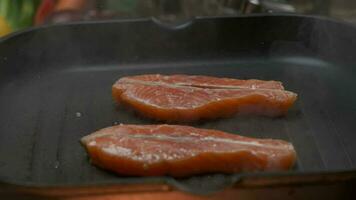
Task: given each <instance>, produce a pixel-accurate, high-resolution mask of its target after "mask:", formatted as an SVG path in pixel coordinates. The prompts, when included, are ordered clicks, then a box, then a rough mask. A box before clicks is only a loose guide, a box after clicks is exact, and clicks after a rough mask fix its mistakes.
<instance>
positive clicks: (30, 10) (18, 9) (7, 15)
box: [0, 0, 40, 35]
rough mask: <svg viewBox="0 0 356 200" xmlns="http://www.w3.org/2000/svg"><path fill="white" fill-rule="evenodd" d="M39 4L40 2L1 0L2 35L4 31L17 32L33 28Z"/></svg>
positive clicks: (0, 26) (0, 27) (35, 0)
mask: <svg viewBox="0 0 356 200" xmlns="http://www.w3.org/2000/svg"><path fill="white" fill-rule="evenodd" d="M39 3H40V0H0V35H1V32H2V31H1V30H2V29H3V30H5V31H6V29H8V28H10V31H17V30H19V29H22V28H25V27H28V26H31V25H32V24H33V17H34V15H35V13H36V9H37V6H38V5H39ZM5 26H6V27H5Z"/></svg>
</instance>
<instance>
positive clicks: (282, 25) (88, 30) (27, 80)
mask: <svg viewBox="0 0 356 200" xmlns="http://www.w3.org/2000/svg"><path fill="white" fill-rule="evenodd" d="M355 35H356V29H355V27H353V26H351V25H347V24H343V23H339V22H335V21H330V20H327V19H320V18H313V17H303V16H290V15H287V16H250V17H236V18H210V19H207V18H204V19H203V18H200V19H195V20H194V21H193V23H192V24H191V25H189V26H187V27H185V28H183V29H170V28H165V27H162V26H159V25H157V24H155V23H153V22H152V21H151V20H149V19H147V20H146V19H143V20H137V21H125V22H122V21H121V22H120V21H110V22H101V23H82V24H70V25H58V26H50V27H44V28H38V29H33V30H29V31H26V32H23V33H19V34H14V35H12V36H10V37H8V38H6V39H3V40H2V41H1V42H0V177H1V182H2V184H4V185H15V186H17V187H23V186H24V187H29V186H34V187H39V188H41V187H47V186H70V187H74V188H75V187H79V186H85V185H112V184H114V185H115V184H117V185H120V184H124V185H125V184H155V183H164V184H168V185H170V186H172V187H175V188H179V189H181V190H184V191H189V192H195V193H203V194H204V193H209V192H213V191H219V190H222V189H224V188H226V187H228V186H231V185H233V184H238V181H239V180H241V179H242V180H243V179H244V178H248V177H250V176H254V177H265V178H272V179H274V178H276V179H277V178H278V177H283V176H294V177H303V176H304V177H308V176H306V175H307V174H310V175H313V174H314V175H315V174H323V175H322V176H323V177H327V176H328V175H335V174H336V175H338V174H339V175H340V176H342V174H345V173H346V174H355V172H356V134H355V133H356V123H355V122H356V89H355V86H356V78H355V77H356V72H355V64H356V56H355V52H356V41H355V37H354V36H355ZM147 73H161V74H181V73H184V74H202V75H212V76H218V77H231V78H239V79H248V78H256V79H263V80H279V81H282V82H283V83H284V85H285V87H286V89H288V90H291V91H294V92H296V93H298V95H299V98H298V101H297V102H296V104H295V106H294V107H293V108H292V109H291V110H290V112H289V113H288V115H287V116H286V117H281V118H265V117H238V116H236V117H232V118H228V119H221V120H210V121H201V122H197V123H195V124H193V125H194V126H196V127H201V128H213V129H219V130H223V131H228V132H231V133H239V134H241V135H244V136H250V137H259V138H276V139H283V140H288V141H290V142H291V143H293V145H294V146H295V148H296V151H297V153H298V160H297V165H296V167H295V168H293V169H292V170H290V171H288V172H281V173H255V174H249V173H242V174H234V175H226V174H207V175H202V176H193V177H190V178H185V179H174V178H172V177H150V178H141V177H124V176H118V175H114V174H112V173H110V172H106V171H104V170H101V169H98V168H96V167H94V166H92V165H91V164H90V163H89V161H88V157H87V154H86V153H85V151H84V148H83V147H82V146H81V145H80V144H79V139H80V138H81V137H83V136H84V135H87V134H89V133H92V132H94V131H96V130H97V129H100V128H103V127H107V126H111V125H114V124H118V123H132V124H151V123H157V122H155V121H151V120H148V119H144V118H141V117H138V116H137V115H135V114H134V113H132V112H129V111H127V110H126V109H122V108H118V107H117V106H116V105H115V103H114V102H113V100H112V98H111V85H112V84H113V83H114V81H116V80H117V79H118V78H120V77H123V76H129V75H136V74H147Z"/></svg>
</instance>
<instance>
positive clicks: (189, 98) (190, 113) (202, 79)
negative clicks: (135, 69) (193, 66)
mask: <svg viewBox="0 0 356 200" xmlns="http://www.w3.org/2000/svg"><path fill="white" fill-rule="evenodd" d="M112 95H113V97H114V99H115V100H116V102H118V103H119V104H120V105H126V106H128V107H131V108H133V109H134V110H135V111H137V112H138V113H140V114H141V115H143V116H146V117H149V118H153V119H156V120H160V121H169V122H190V121H196V120H199V119H214V118H220V117H228V116H232V115H234V114H252V115H263V116H270V117H277V116H282V115H285V114H286V113H287V111H288V109H289V108H290V107H291V106H292V105H293V103H294V102H295V100H296V98H297V95H296V94H295V93H293V92H290V91H286V90H284V88H283V85H282V83H281V82H278V81H262V80H255V79H250V80H238V79H230V78H217V77H210V76H192V75H171V76H165V75H159V74H151V75H138V76H129V77H123V78H120V79H119V80H118V81H117V82H116V83H115V84H114V85H113V86H112Z"/></svg>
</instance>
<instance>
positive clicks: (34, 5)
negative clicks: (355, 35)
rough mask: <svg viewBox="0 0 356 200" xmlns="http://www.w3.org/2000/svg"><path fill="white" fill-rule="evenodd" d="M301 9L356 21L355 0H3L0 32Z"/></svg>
mask: <svg viewBox="0 0 356 200" xmlns="http://www.w3.org/2000/svg"><path fill="white" fill-rule="evenodd" d="M250 13H300V14H313V15H323V16H329V17H333V18H337V19H341V20H346V21H349V22H352V23H356V0H0V36H4V35H6V34H9V33H11V32H14V31H18V30H21V29H24V28H27V27H31V26H38V25H43V24H54V23H67V22H73V21H91V20H106V19H128V18H129V19H132V18H147V17H155V18H158V19H160V20H163V21H164V20H166V21H177V20H182V19H184V20H186V19H190V18H192V17H194V16H229V15H230V16H231V15H244V14H250Z"/></svg>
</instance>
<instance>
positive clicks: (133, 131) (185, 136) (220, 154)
mask: <svg viewBox="0 0 356 200" xmlns="http://www.w3.org/2000/svg"><path fill="white" fill-rule="evenodd" d="M81 142H82V144H83V145H84V146H85V148H86V150H87V152H88V153H89V155H90V157H91V161H92V163H93V164H94V165H97V166H99V167H101V168H104V169H107V170H110V171H113V172H116V173H118V174H120V175H136V176H161V175H171V176H174V177H182V176H189V175H195V174H202V173H214V172H221V173H237V172H255V171H280V170H288V169H290V168H291V167H292V166H293V165H294V163H295V160H296V153H295V150H294V148H293V145H292V144H291V143H289V142H286V141H283V140H275V139H255V138H248V137H243V136H239V135H234V134H229V133H225V132H222V131H218V130H211V129H199V128H194V127H190V126H180V125H117V126H113V127H108V128H104V129H101V130H99V131H97V132H95V133H93V134H90V135H88V136H85V137H83V138H82V140H81Z"/></svg>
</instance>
